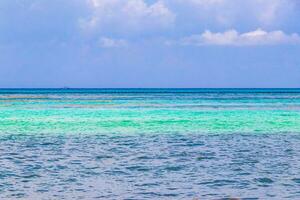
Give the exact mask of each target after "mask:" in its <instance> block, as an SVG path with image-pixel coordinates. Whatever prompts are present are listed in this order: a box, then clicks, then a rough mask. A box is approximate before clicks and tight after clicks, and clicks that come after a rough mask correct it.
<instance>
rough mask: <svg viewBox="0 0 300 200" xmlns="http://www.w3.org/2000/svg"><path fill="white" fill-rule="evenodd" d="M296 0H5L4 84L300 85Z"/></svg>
mask: <svg viewBox="0 0 300 200" xmlns="http://www.w3.org/2000/svg"><path fill="white" fill-rule="evenodd" d="M299 19H300V1H299V0H1V1H0V88H52V87H55V88H56V87H75V88H128V87H129V88H133V87H134V88H144V87H145V88H149V87H150V88H154V87H155V88H156V87H159V88H161V87H163V88H168V87H171V88H214V87H217V88H228V87H229V88H257V87H260V88H270V87H276V88H282V87H297V88H300V23H299Z"/></svg>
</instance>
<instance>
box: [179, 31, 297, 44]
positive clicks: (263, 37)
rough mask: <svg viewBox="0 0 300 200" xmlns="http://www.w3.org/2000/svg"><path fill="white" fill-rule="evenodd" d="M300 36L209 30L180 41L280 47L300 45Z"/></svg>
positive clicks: (278, 32) (272, 32) (273, 32)
mask: <svg viewBox="0 0 300 200" xmlns="http://www.w3.org/2000/svg"><path fill="white" fill-rule="evenodd" d="M299 43H300V36H299V35H298V34H296V33H293V34H286V33H284V32H283V31H281V30H277V31H270V32H267V31H264V30H262V29H257V30H255V31H251V32H246V33H239V32H238V31H236V30H234V29H232V30H228V31H225V32H219V33H213V32H211V31H209V30H207V31H205V32H203V33H202V34H199V35H192V36H189V37H185V38H183V39H181V40H180V44H182V45H196V46H203V45H222V46H254V45H279V44H299Z"/></svg>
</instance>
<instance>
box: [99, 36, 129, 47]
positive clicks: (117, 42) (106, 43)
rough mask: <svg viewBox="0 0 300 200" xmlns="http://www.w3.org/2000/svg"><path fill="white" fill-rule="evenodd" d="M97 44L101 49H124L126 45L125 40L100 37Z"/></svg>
mask: <svg viewBox="0 0 300 200" xmlns="http://www.w3.org/2000/svg"><path fill="white" fill-rule="evenodd" d="M98 43H99V45H100V46H101V47H103V48H115V47H125V46H127V45H128V43H127V41H126V40H123V39H113V38H108V37H101V38H100V39H99V41H98Z"/></svg>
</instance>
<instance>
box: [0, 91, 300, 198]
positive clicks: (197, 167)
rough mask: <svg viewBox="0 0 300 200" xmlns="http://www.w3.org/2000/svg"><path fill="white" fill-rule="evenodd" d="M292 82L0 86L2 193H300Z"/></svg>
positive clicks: (298, 122)
mask: <svg viewBox="0 0 300 200" xmlns="http://www.w3.org/2000/svg"><path fill="white" fill-rule="evenodd" d="M299 172H300V89H0V199H47V200H48V199H191V200H193V199H201V200H202V199H204V200H205V199H216V200H219V199H229V198H239V199H300V173H299Z"/></svg>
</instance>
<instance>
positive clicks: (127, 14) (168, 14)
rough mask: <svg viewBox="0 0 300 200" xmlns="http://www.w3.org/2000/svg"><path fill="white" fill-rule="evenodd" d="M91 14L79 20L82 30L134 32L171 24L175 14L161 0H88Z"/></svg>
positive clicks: (165, 26)
mask: <svg viewBox="0 0 300 200" xmlns="http://www.w3.org/2000/svg"><path fill="white" fill-rule="evenodd" d="M88 2H89V5H90V9H91V12H92V14H91V16H90V18H88V19H85V20H82V21H81V25H82V26H81V27H82V28H83V29H84V30H93V31H94V30H97V31H100V32H105V31H107V32H109V30H110V31H111V32H117V33H118V32H134V31H143V30H149V29H150V30H151V29H154V30H157V29H161V28H167V27H169V26H171V25H172V24H173V22H174V20H175V14H173V13H172V11H171V10H169V8H167V7H166V6H165V4H164V3H163V1H156V2H155V3H153V4H149V5H148V4H147V3H146V2H145V1H144V0H126V1H125V0H88Z"/></svg>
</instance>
